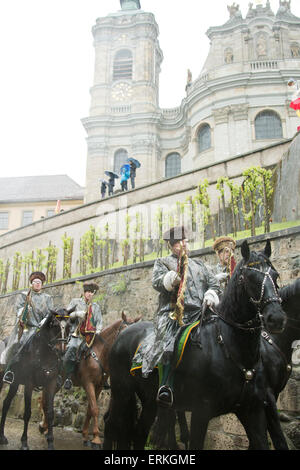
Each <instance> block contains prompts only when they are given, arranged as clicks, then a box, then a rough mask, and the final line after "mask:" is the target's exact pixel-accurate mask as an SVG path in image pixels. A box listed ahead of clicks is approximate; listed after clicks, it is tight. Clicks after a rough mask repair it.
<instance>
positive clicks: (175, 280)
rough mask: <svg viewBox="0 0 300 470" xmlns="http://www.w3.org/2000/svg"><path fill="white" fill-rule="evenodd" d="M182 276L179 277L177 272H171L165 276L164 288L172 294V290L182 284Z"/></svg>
mask: <svg viewBox="0 0 300 470" xmlns="http://www.w3.org/2000/svg"><path fill="white" fill-rule="evenodd" d="M180 281H181V279H180V276H178V274H177V272H176V271H169V272H167V274H166V275H165V277H164V279H163V284H164V288H165V289H166V290H167V291H168V292H171V290H173V289H174V287H176V286H178V285H179V284H180Z"/></svg>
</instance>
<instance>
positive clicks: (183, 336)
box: [130, 320, 200, 375]
mask: <svg viewBox="0 0 300 470" xmlns="http://www.w3.org/2000/svg"><path fill="white" fill-rule="evenodd" d="M199 323H200V320H197V321H195V322H194V323H191V324H189V325H187V327H186V328H182V329H181V331H180V338H179V340H178V342H177V350H176V351H175V354H176V356H177V357H176V359H177V362H176V367H178V366H179V364H180V362H181V360H182V356H183V353H184V350H185V347H186V343H187V340H188V338H189V336H190V334H191V332H192V330H193V329H194V328H195V327H196V326H198V325H199ZM182 330H183V331H182ZM142 344H143V341H142V342H141V343H140V344H139V345H138V347H137V349H136V351H135V354H134V356H133V361H132V364H131V369H130V374H131V375H135V373H136V371H137V370H138V369H141V368H142V363H137V362H135V361H134V358H135V355H136V353H137V352H138V350H139V349H140V347H141V346H142ZM156 367H158V365H157V366H156Z"/></svg>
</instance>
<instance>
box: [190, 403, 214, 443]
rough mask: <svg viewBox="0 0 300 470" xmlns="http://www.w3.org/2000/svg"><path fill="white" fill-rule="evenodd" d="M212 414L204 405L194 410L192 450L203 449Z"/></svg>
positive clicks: (191, 437) (191, 438)
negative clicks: (206, 410)
mask: <svg viewBox="0 0 300 470" xmlns="http://www.w3.org/2000/svg"><path fill="white" fill-rule="evenodd" d="M209 420H210V415H209V414H208V413H206V412H205V410H204V407H203V408H202V409H201V408H200V409H199V410H194V411H193V412H192V418H191V436H190V447H189V448H190V450H203V447H204V440H205V436H206V432H207V427H208V423H209Z"/></svg>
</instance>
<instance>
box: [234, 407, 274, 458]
mask: <svg viewBox="0 0 300 470" xmlns="http://www.w3.org/2000/svg"><path fill="white" fill-rule="evenodd" d="M236 416H237V417H238V419H239V420H240V422H241V423H242V425H243V426H244V428H245V431H246V434H247V437H248V439H249V450H269V449H270V448H269V443H268V435H267V422H266V414H265V409H264V407H263V406H257V408H256V409H255V410H254V409H252V410H250V409H249V408H247V409H245V410H243V409H242V410H239V411H238V412H236Z"/></svg>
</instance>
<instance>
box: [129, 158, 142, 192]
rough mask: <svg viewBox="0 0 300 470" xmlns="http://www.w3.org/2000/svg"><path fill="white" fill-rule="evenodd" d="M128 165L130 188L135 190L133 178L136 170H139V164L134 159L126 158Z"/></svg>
mask: <svg viewBox="0 0 300 470" xmlns="http://www.w3.org/2000/svg"><path fill="white" fill-rule="evenodd" d="M128 161H129V165H130V181H131V188H132V189H134V188H135V181H134V180H135V177H136V169H137V168H140V166H141V164H140V162H139V161H138V160H136V159H135V158H128Z"/></svg>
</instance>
